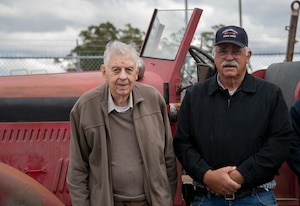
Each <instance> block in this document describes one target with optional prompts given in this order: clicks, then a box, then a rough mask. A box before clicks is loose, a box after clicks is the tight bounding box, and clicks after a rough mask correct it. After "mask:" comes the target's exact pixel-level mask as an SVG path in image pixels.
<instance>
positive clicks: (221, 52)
mask: <svg viewBox="0 0 300 206" xmlns="http://www.w3.org/2000/svg"><path fill="white" fill-rule="evenodd" d="M217 54H218V56H219V57H220V58H226V57H227V55H228V54H231V55H232V56H233V58H235V59H238V58H240V57H241V56H242V55H243V52H242V49H241V48H236V49H232V50H229V49H226V48H224V49H223V48H219V49H217Z"/></svg>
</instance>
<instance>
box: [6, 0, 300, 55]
mask: <svg viewBox="0 0 300 206" xmlns="http://www.w3.org/2000/svg"><path fill="white" fill-rule="evenodd" d="M241 2H242V26H243V27H244V28H245V29H246V31H247V32H248V36H249V47H250V48H251V46H254V45H255V46H254V47H255V48H252V49H254V50H268V48H271V49H273V50H274V48H275V49H276V50H277V51H278V50H283V51H285V50H286V47H287V39H288V31H286V30H285V27H286V26H289V24H290V18H291V3H292V2H293V1H292V0H241ZM187 5H188V9H193V8H195V7H197V8H201V9H203V14H202V17H201V19H200V22H199V26H198V31H200V32H203V31H212V29H211V27H212V26H214V25H218V24H225V25H230V24H231V25H232V24H234V25H239V23H240V18H239V0H224V1H222V0H187ZM155 8H156V9H162V10H165V9H185V0H51V1H46V0H0V54H1V53H3V52H6V51H7V50H18V48H19V51H20V50H22V49H24V50H26V48H30V49H41V45H44V47H45V48H44V49H45V50H46V49H48V50H53V51H54V50H55V51H61V52H65V51H70V50H71V49H73V48H74V47H75V46H76V39H78V36H79V33H80V31H82V30H86V29H87V28H88V26H90V25H99V24H100V23H104V22H107V21H109V22H111V23H112V24H113V25H114V26H116V27H117V28H124V26H125V24H128V23H130V24H131V26H133V27H137V28H139V29H140V30H141V31H146V30H147V28H148V24H149V22H150V19H151V16H152V13H153V10H154V9H155ZM299 32H300V31H299ZM299 32H297V38H298V36H299V35H298V33H299ZM20 48H21V49H20ZM296 50H299V45H298V44H297V45H296V46H295V51H296Z"/></svg>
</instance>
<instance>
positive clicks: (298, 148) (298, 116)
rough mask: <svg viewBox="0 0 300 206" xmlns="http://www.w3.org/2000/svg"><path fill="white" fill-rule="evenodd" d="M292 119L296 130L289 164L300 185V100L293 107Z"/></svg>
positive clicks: (288, 160) (291, 110)
mask: <svg viewBox="0 0 300 206" xmlns="http://www.w3.org/2000/svg"><path fill="white" fill-rule="evenodd" d="M290 117H291V122H292V126H293V129H294V137H293V139H292V144H291V148H290V154H289V157H288V159H287V163H288V165H289V166H290V167H291V168H292V170H293V171H294V172H295V174H296V175H297V176H298V182H299V185H300V99H298V100H297V101H296V102H294V104H293V105H292V106H291V109H290Z"/></svg>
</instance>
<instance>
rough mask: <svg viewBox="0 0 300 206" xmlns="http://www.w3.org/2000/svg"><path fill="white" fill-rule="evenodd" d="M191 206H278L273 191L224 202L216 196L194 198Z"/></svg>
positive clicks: (223, 199) (222, 198)
mask: <svg viewBox="0 0 300 206" xmlns="http://www.w3.org/2000/svg"><path fill="white" fill-rule="evenodd" d="M193 206H278V205H277V203H276V198H275V195H274V193H273V191H271V190H269V191H263V192H258V193H253V194H252V195H249V196H246V197H243V198H240V199H236V200H225V198H224V197H217V196H209V195H207V196H201V197H200V196H196V197H195V199H194V204H193Z"/></svg>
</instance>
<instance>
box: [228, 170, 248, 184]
mask: <svg viewBox="0 0 300 206" xmlns="http://www.w3.org/2000/svg"><path fill="white" fill-rule="evenodd" d="M229 176H230V177H231V179H233V180H234V181H235V182H237V183H239V184H240V185H241V184H243V183H244V182H245V180H244V177H243V176H242V175H241V173H240V172H239V171H238V170H233V171H231V172H229Z"/></svg>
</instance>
